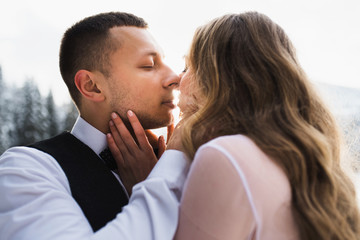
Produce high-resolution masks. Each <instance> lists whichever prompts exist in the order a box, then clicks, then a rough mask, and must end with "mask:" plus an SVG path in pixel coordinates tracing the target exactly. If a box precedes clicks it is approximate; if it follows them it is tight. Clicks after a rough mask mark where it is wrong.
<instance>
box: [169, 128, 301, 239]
mask: <svg viewBox="0 0 360 240" xmlns="http://www.w3.org/2000/svg"><path fill="white" fill-rule="evenodd" d="M175 239H198V240H201V239H207V240H212V239H221V240H228V239H229V240H230V239H237V240H239V239H276V240H282V239H286V240H289V239H299V234H298V228H297V225H296V223H295V221H294V216H293V213H292V208H291V190H290V185H289V181H288V179H287V177H286V175H285V173H284V172H283V171H282V170H281V169H280V167H279V166H277V165H276V164H275V162H274V161H272V160H271V159H270V158H269V157H268V156H266V155H265V154H264V153H263V152H262V151H261V150H260V149H259V148H258V147H257V146H256V145H255V144H254V142H253V141H252V140H250V139H249V138H247V137H245V136H243V135H232V136H224V137H219V138H216V139H214V140H212V141H210V142H208V143H206V144H204V145H203V146H201V148H200V149H199V150H198V151H197V152H196V154H195V158H194V161H193V163H192V165H191V167H190V172H189V175H188V179H187V181H186V182H185V185H184V192H183V195H182V199H181V203H180V217H179V226H178V229H177V233H176V236H175Z"/></svg>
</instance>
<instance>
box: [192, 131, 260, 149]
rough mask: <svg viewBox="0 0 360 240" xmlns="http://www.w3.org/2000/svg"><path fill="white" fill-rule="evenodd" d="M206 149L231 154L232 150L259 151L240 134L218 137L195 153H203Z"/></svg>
mask: <svg viewBox="0 0 360 240" xmlns="http://www.w3.org/2000/svg"><path fill="white" fill-rule="evenodd" d="M208 148H213V149H214V148H215V149H217V150H218V151H220V152H233V151H234V150H236V151H237V152H238V151H241V150H247V152H248V150H252V151H256V152H258V151H260V152H261V150H260V148H258V147H257V146H256V144H255V143H254V142H253V141H252V140H251V139H250V138H249V137H247V136H245V135H242V134H236V135H226V136H220V137H217V138H214V139H212V140H210V141H209V142H207V143H205V144H203V145H202V146H200V148H199V149H198V151H197V152H201V151H204V150H205V149H208Z"/></svg>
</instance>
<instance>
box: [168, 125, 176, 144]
mask: <svg viewBox="0 0 360 240" xmlns="http://www.w3.org/2000/svg"><path fill="white" fill-rule="evenodd" d="M174 128H175V125H174V124H173V123H172V124H170V125H168V126H167V138H166V143H168V142H169V139H170V137H171V135H172V134H173V132H174Z"/></svg>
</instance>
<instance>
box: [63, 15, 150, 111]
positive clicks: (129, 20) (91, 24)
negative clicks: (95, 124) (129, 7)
mask: <svg viewBox="0 0 360 240" xmlns="http://www.w3.org/2000/svg"><path fill="white" fill-rule="evenodd" d="M120 26H134V27H140V28H147V23H146V22H145V21H144V19H142V18H139V17H137V16H135V15H133V14H129V13H124V12H109V13H101V14H98V15H94V16H91V17H87V18H85V19H83V20H81V21H79V22H77V23H76V24H74V25H73V26H72V27H70V28H69V29H68V30H67V31H66V32H65V34H64V36H63V38H62V41H61V46H60V54H59V55H60V56H59V57H60V58H59V64H60V72H61V76H62V78H63V79H64V81H65V83H66V85H67V87H68V89H69V92H70V95H71V97H72V99H73V100H74V102H75V103H76V104H77V105H78V106H79V99H80V92H79V91H78V89H77V88H76V86H75V83H74V77H75V74H76V72H77V71H79V70H81V69H85V70H88V71H100V72H102V73H103V74H104V75H105V76H108V69H109V67H110V61H109V56H110V54H111V53H112V52H114V51H116V50H117V48H118V43H115V42H114V41H112V39H111V38H110V37H109V36H110V35H109V30H110V29H111V28H113V27H120Z"/></svg>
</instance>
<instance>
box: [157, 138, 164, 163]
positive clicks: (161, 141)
mask: <svg viewBox="0 0 360 240" xmlns="http://www.w3.org/2000/svg"><path fill="white" fill-rule="evenodd" d="M158 146H159V148H158V154H157V158H158V159H160V158H161V155H162V154H163V153H164V152H165V150H166V143H165V139H164V136H160V137H159V139H158Z"/></svg>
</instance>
